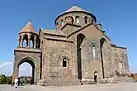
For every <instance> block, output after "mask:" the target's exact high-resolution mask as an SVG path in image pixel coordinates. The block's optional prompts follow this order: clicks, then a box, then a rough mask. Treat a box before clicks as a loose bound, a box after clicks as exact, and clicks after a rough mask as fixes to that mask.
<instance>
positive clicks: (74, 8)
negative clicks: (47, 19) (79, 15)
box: [63, 6, 89, 13]
mask: <svg viewBox="0 0 137 91" xmlns="http://www.w3.org/2000/svg"><path fill="white" fill-rule="evenodd" d="M73 11H83V12H87V13H89V12H88V11H86V10H84V9H82V8H80V7H78V6H72V7H71V8H69V9H68V10H66V11H65V12H63V13H68V12H73Z"/></svg>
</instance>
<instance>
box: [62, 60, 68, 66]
mask: <svg viewBox="0 0 137 91" xmlns="http://www.w3.org/2000/svg"><path fill="white" fill-rule="evenodd" d="M63 67H67V58H63Z"/></svg>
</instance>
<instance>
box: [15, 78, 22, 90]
mask: <svg viewBox="0 0 137 91" xmlns="http://www.w3.org/2000/svg"><path fill="white" fill-rule="evenodd" d="M22 83H23V82H22V81H21V80H20V78H15V79H14V83H13V85H14V87H15V88H17V87H18V86H22Z"/></svg>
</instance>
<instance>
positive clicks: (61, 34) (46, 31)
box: [40, 28, 66, 37]
mask: <svg viewBox="0 0 137 91" xmlns="http://www.w3.org/2000/svg"><path fill="white" fill-rule="evenodd" d="M40 30H41V31H42V32H43V33H44V34H50V35H51V34H52V35H60V36H64V37H66V35H65V34H64V33H63V32H62V31H56V30H53V29H45V28H40Z"/></svg>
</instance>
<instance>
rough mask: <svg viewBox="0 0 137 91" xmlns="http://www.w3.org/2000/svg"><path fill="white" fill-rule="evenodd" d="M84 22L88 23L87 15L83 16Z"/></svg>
mask: <svg viewBox="0 0 137 91" xmlns="http://www.w3.org/2000/svg"><path fill="white" fill-rule="evenodd" d="M85 23H86V24H87V23H88V17H87V16H85Z"/></svg>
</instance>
